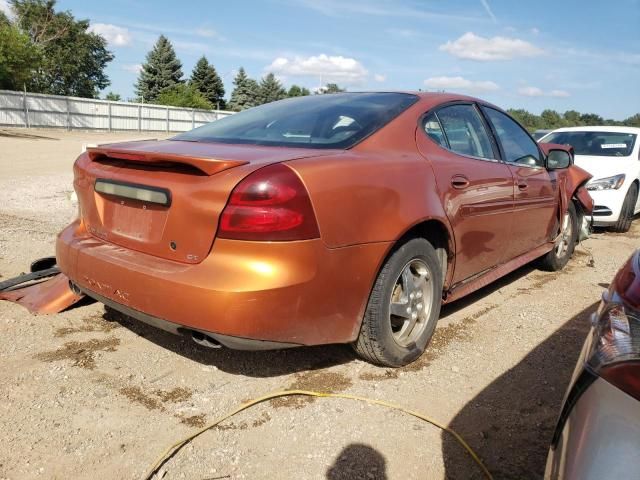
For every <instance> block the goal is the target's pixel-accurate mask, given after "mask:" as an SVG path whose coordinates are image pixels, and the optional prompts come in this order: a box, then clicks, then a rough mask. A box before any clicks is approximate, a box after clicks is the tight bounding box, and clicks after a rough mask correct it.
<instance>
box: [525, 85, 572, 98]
mask: <svg viewBox="0 0 640 480" xmlns="http://www.w3.org/2000/svg"><path fill="white" fill-rule="evenodd" d="M518 94H519V95H522V96H523V97H555V98H564V97H569V96H571V94H570V93H569V92H567V91H566V90H551V91H549V92H546V91H544V90H542V89H541V88H538V87H520V88H519V89H518Z"/></svg>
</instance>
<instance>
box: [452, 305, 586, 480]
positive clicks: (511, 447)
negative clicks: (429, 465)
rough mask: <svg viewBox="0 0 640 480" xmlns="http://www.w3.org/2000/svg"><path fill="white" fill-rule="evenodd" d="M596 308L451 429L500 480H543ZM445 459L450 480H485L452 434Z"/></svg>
mask: <svg viewBox="0 0 640 480" xmlns="http://www.w3.org/2000/svg"><path fill="white" fill-rule="evenodd" d="M596 307H597V303H594V304H593V305H591V306H590V307H588V308H586V309H584V310H582V311H581V312H580V313H578V314H577V315H575V316H574V317H573V318H571V319H570V320H569V321H567V322H566V323H565V324H564V325H563V326H562V327H560V328H559V329H558V330H557V331H556V332H555V333H554V334H553V335H551V336H550V337H549V338H547V339H546V340H545V341H544V342H542V343H541V344H540V345H538V346H537V347H536V348H534V349H533V350H532V351H531V352H530V353H529V354H528V355H527V356H526V357H525V358H524V359H523V360H522V361H521V362H520V363H518V364H517V365H516V366H515V367H514V368H512V369H511V370H509V371H508V372H506V373H505V374H503V375H501V376H500V377H499V378H498V379H496V380H495V381H494V382H493V383H491V384H490V385H489V386H488V387H487V388H485V389H484V390H483V391H482V392H481V393H480V394H478V395H477V396H476V397H475V398H473V400H471V401H470V402H469V403H467V405H466V406H465V407H464V408H463V409H462V410H461V411H460V412H459V413H458V414H457V415H456V417H455V418H454V419H453V421H452V422H451V424H450V425H449V426H450V427H451V428H453V429H454V430H455V431H456V432H458V433H459V434H460V435H462V436H463V437H464V438H465V440H466V441H467V442H468V443H469V444H470V445H471V447H472V448H473V449H474V450H475V451H476V452H477V453H478V454H479V455H480V457H481V458H482V459H483V460H484V461H485V464H486V465H487V467H488V468H489V470H490V471H491V473H492V474H493V475H494V478H496V479H514V478H518V479H540V478H542V476H543V474H544V467H545V462H546V455H547V449H548V446H549V442H550V440H551V436H552V434H553V429H554V428H555V422H556V418H557V415H558V413H559V411H560V406H561V402H562V399H563V397H564V392H565V390H566V388H567V384H568V382H569V380H570V378H571V374H572V373H573V370H574V367H575V363H576V359H577V358H578V355H579V354H580V350H581V348H582V344H583V342H584V339H585V336H586V334H587V332H588V330H589V315H590V313H591V312H593V311H594V310H595V309H596ZM443 457H444V461H445V468H446V476H447V478H450V479H476V478H477V479H480V478H483V476H482V472H481V471H480V469H479V468H478V467H477V465H475V464H474V463H473V461H472V460H471V458H470V457H469V456H468V455H467V454H466V452H464V451H463V449H462V448H461V447H460V445H459V444H458V443H457V442H456V441H455V440H454V439H453V438H452V437H451V436H450V435H448V434H446V433H443Z"/></svg>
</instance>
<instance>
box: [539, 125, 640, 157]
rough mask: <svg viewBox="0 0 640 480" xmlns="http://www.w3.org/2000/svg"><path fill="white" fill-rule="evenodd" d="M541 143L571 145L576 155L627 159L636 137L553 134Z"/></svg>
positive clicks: (570, 133) (606, 134) (589, 133)
mask: <svg viewBox="0 0 640 480" xmlns="http://www.w3.org/2000/svg"><path fill="white" fill-rule="evenodd" d="M542 143H560V144H563V145H571V146H572V147H573V149H574V151H575V154H576V155H595V156H600V157H628V156H629V155H631V152H632V151H633V146H634V145H635V143H636V135H635V134H633V133H622V132H593V131H583V132H575V131H574V132H554V133H551V134H549V135H548V136H546V137H545V138H544V141H543V142H542Z"/></svg>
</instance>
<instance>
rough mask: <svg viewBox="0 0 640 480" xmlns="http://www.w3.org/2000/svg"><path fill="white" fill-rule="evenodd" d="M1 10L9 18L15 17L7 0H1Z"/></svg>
mask: <svg viewBox="0 0 640 480" xmlns="http://www.w3.org/2000/svg"><path fill="white" fill-rule="evenodd" d="M0 12H2V13H4V14H5V15H6V16H7V17H9V18H13V12H12V11H11V7H10V6H9V2H7V0H0Z"/></svg>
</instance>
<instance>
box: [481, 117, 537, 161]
mask: <svg viewBox="0 0 640 480" xmlns="http://www.w3.org/2000/svg"><path fill="white" fill-rule="evenodd" d="M483 110H484V112H485V113H486V115H487V117H489V121H490V122H491V124H492V125H493V128H494V130H495V132H496V135H497V136H498V140H499V142H500V144H501V145H502V151H503V153H504V157H505V158H504V161H505V162H508V163H515V164H517V165H523V166H525V167H542V166H544V160H543V158H542V156H541V155H540V150H538V145H537V144H536V142H534V141H533V139H532V138H531V137H530V136H529V135H528V134H527V132H525V131H524V130H523V129H522V127H520V125H518V124H517V123H516V122H515V121H514V120H513V119H512V118H511V117H509V116H508V115H505V114H504V113H502V112H499V111H498V110H494V109H493V108H488V107H483Z"/></svg>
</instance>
